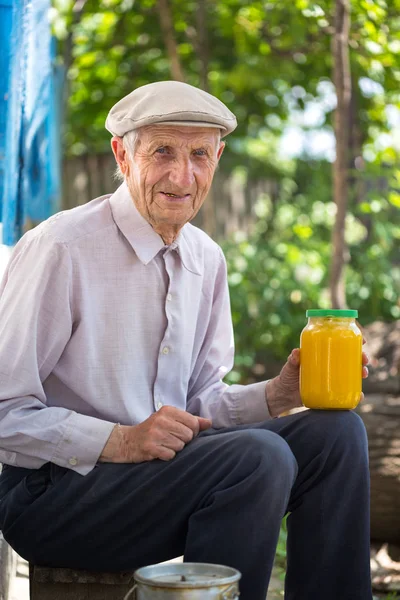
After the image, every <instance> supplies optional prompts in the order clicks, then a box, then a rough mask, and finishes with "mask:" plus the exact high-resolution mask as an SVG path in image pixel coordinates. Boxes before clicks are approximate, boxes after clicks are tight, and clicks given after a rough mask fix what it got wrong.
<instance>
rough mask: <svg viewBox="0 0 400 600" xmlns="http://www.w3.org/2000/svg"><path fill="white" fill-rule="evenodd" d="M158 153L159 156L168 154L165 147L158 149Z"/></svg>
mask: <svg viewBox="0 0 400 600" xmlns="http://www.w3.org/2000/svg"><path fill="white" fill-rule="evenodd" d="M156 153H157V154H167V148H166V147H165V146H160V148H157V150H156Z"/></svg>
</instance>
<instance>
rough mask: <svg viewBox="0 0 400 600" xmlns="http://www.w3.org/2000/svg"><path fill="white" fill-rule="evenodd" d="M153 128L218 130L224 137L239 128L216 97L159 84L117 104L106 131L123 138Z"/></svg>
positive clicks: (174, 83) (181, 85)
mask: <svg viewBox="0 0 400 600" xmlns="http://www.w3.org/2000/svg"><path fill="white" fill-rule="evenodd" d="M154 124H163V125H181V126H182V125H187V126H192V127H216V128H218V129H221V135H222V137H224V136H225V135H228V133H231V132H232V131H233V130H234V129H236V126H237V122H236V117H235V115H234V114H233V113H232V112H231V111H230V110H229V109H228V108H227V107H226V106H225V104H223V102H221V101H220V100H218V98H215V96H212V95H211V94H208V93H207V92H204V91H203V90H199V89H198V88H196V87H193V86H192V85H188V84H187V83H181V82H180V81H159V82H157V83H150V84H148V85H143V86H142V87H139V88H137V89H136V90H134V91H133V92H131V93H130V94H128V95H127V96H125V97H124V98H122V99H121V100H120V101H119V102H117V104H115V105H114V106H113V107H112V109H111V110H110V112H109V113H108V116H107V120H106V129H108V131H109V132H110V133H112V134H113V135H117V136H119V137H122V136H123V135H125V133H127V132H128V131H132V129H138V128H139V127H145V126H146V125H154Z"/></svg>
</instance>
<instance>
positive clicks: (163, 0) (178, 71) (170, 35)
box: [158, 0, 185, 81]
mask: <svg viewBox="0 0 400 600" xmlns="http://www.w3.org/2000/svg"><path fill="white" fill-rule="evenodd" d="M158 8H159V14H160V26H161V31H162V34H163V38H164V44H165V47H166V50H167V54H168V58H169V61H170V64H171V75H172V78H173V79H175V80H176V81H184V80H185V79H184V76H183V69H182V65H181V61H180V59H179V54H178V48H177V44H176V40H175V33H174V22H173V19H172V14H171V8H170V5H169V3H168V0H158Z"/></svg>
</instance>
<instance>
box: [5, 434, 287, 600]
mask: <svg viewBox="0 0 400 600" xmlns="http://www.w3.org/2000/svg"><path fill="white" fill-rule="evenodd" d="M210 434H211V435H205V436H199V437H197V438H196V439H194V440H193V441H192V442H191V443H190V444H188V445H187V446H186V447H185V448H184V450H182V452H180V453H179V454H178V455H177V456H176V458H175V459H173V460H172V461H169V462H162V461H159V460H157V461H153V462H147V463H141V464H138V465H114V464H102V465H99V466H98V467H96V468H95V469H94V470H93V471H91V472H90V473H89V474H88V475H86V476H85V477H82V476H80V475H78V474H77V473H74V472H73V471H71V470H69V469H63V468H60V467H57V466H55V465H50V464H47V465H45V466H44V467H43V468H42V469H40V470H39V471H30V470H29V471H28V470H18V469H14V468H11V469H7V470H6V472H5V473H4V474H2V476H1V477H0V498H2V499H1V500H0V528H2V529H3V532H4V536H5V538H6V539H7V540H8V542H9V543H10V544H11V546H13V547H14V548H15V550H16V551H17V552H18V553H19V554H20V555H21V556H23V557H24V558H26V559H27V560H29V561H31V562H33V563H34V564H41V565H49V566H62V567H71V568H86V569H92V570H116V571H118V570H129V569H135V568H138V567H140V566H142V565H147V564H152V563H156V562H160V561H163V560H167V559H169V558H173V557H175V556H179V555H181V554H182V553H184V554H185V560H186V561H191V560H193V561H196V562H211V563H222V564H226V565H230V566H233V567H236V568H237V569H239V570H240V571H241V573H242V581H241V583H240V590H241V598H242V599H243V600H265V596H266V592H267V587H268V582H269V577H270V572H271V567H272V563H273V559H274V554H275V548H276V543H277V538H278V534H279V527H280V522H281V518H282V517H283V515H284V513H285V511H286V507H287V504H288V502H289V497H290V492H291V489H292V486H293V483H294V481H295V478H296V473H297V464H296V460H295V459H294V456H293V454H292V452H291V451H290V448H289V446H288V444H287V443H286V442H285V441H284V440H283V438H282V437H280V436H279V435H276V434H275V433H272V432H270V431H266V430H263V429H256V430H255V429H244V430H240V431H230V432H223V431H222V432H221V431H220V432H212V431H210ZM3 475H4V478H3ZM10 477H14V481H13V482H11V484H12V486H13V487H12V489H10V491H9V492H8V493H5V491H6V490H7V489H8V488H7V485H8V484H9V483H10V481H9V479H8V480H7V478H10ZM15 477H17V479H18V478H20V479H21V478H23V479H21V481H19V483H16V481H15Z"/></svg>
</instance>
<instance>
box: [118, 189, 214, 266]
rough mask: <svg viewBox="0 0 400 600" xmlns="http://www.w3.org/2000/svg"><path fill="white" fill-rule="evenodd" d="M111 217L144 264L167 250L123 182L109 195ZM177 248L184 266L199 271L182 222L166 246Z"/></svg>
mask: <svg viewBox="0 0 400 600" xmlns="http://www.w3.org/2000/svg"><path fill="white" fill-rule="evenodd" d="M109 201H110V206H111V212H112V216H113V219H114V221H115V223H116V225H117V227H118V229H119V230H120V231H121V233H122V234H123V235H124V236H125V237H126V239H127V240H128V242H129V244H130V245H131V246H132V248H133V250H134V251H135V253H136V255H137V257H138V258H139V260H140V261H141V262H142V263H143V264H144V265H147V264H148V263H149V262H150V261H151V260H153V258H154V257H155V256H156V255H157V254H158V253H159V251H160V250H162V249H163V248H166V249H168V246H166V245H165V244H164V242H163V239H162V238H161V236H160V235H158V233H156V232H155V231H154V229H153V228H152V226H151V225H150V223H148V222H147V221H146V219H145V218H144V217H142V215H141V214H140V213H139V211H138V209H137V208H136V206H135V203H134V202H133V200H132V197H131V194H130V192H129V189H128V187H127V185H126V183H125V182H124V183H123V184H122V185H120V187H119V188H118V189H117V191H116V192H115V193H114V194H113V195H112V196H111V198H110V200H109ZM169 249H170V250H176V251H177V253H178V255H179V256H180V259H181V261H182V263H183V266H184V267H185V268H186V269H187V270H188V271H190V272H191V273H194V274H196V275H201V274H202V269H201V266H200V261H199V260H198V257H197V256H196V252H195V248H194V245H193V240H191V239H190V236H188V230H187V226H186V225H184V226H183V227H182V229H181V231H180V232H179V234H178V237H177V238H176V240H175V241H174V242H173V243H172V244H171V245H170V246H169Z"/></svg>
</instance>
